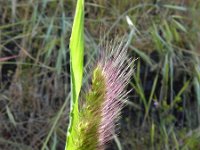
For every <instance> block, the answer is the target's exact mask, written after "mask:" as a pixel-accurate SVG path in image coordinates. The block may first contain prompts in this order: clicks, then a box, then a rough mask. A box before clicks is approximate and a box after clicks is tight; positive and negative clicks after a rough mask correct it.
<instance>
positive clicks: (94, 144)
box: [74, 42, 133, 150]
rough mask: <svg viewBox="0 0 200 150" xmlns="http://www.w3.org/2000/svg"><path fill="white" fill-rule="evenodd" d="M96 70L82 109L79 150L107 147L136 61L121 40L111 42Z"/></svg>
mask: <svg viewBox="0 0 200 150" xmlns="http://www.w3.org/2000/svg"><path fill="white" fill-rule="evenodd" d="M105 49H106V51H103V53H102V54H101V57H100V58H99V61H98V63H97V65H96V68H95V69H94V72H93V78H92V85H91V89H90V91H89V92H88V93H87V94H86V97H85V99H86V102H85V105H84V106H83V107H82V109H81V111H80V122H79V124H78V125H77V135H78V138H76V137H75V138H74V141H75V142H74V143H75V145H77V148H76V150H104V149H105V145H106V143H107V142H108V141H109V140H111V139H112V134H113V133H114V132H115V125H116V122H117V121H118V119H119V116H120V111H121V109H122V107H123V104H124V102H125V101H126V99H127V94H128V91H126V89H125V87H126V85H127V84H128V82H129V80H130V77H131V75H132V73H133V68H132V67H131V66H132V64H133V62H132V61H131V60H130V59H128V57H127V48H126V47H125V46H124V45H123V42H121V43H120V44H119V45H117V43H115V45H113V44H108V45H107V46H106V48H105Z"/></svg>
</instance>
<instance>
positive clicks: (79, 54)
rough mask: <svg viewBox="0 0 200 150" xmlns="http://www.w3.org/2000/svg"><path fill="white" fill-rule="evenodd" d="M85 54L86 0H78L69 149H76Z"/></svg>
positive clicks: (72, 53)
mask: <svg viewBox="0 0 200 150" xmlns="http://www.w3.org/2000/svg"><path fill="white" fill-rule="evenodd" d="M83 54H84V0H78V1H77V6H76V13H75V17H74V23H73V27H72V34H71V39H70V60H71V61H70V76H71V90H72V92H71V94H72V95H71V105H70V123H69V127H68V133H67V145H66V148H65V149H67V150H74V144H73V140H72V138H71V137H73V136H75V134H76V132H75V129H76V126H75V125H76V123H77V121H78V119H79V116H78V113H79V110H78V96H79V93H80V89H81V85H82V76H83Z"/></svg>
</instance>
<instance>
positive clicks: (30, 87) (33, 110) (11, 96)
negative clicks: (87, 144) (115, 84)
mask: <svg viewBox="0 0 200 150" xmlns="http://www.w3.org/2000/svg"><path fill="white" fill-rule="evenodd" d="M75 5H76V1H72V0H60V1H59V0H43V1H41V0H8V1H3V0H0V58H4V57H9V56H16V58H13V59H9V60H7V61H2V60H1V61H0V149H2V150H15V149H16V150H18V149H20V150H37V149H41V148H43V149H46V150H48V149H50V150H63V149H64V146H65V141H66V131H67V126H68V115H69V99H70V93H69V91H70V76H69V37H70V34H71V27H72V22H73V15H74V10H75ZM126 15H128V16H129V17H130V19H131V20H132V22H133V23H134V25H135V27H136V29H137V30H136V31H137V32H136V35H135V36H134V39H133V40H132V43H131V45H130V47H129V51H128V52H129V55H130V57H133V58H138V59H137V61H136V63H135V74H134V75H133V78H132V80H131V83H130V85H129V87H128V88H129V89H132V92H131V93H130V95H129V97H130V98H129V101H128V102H127V104H126V107H125V108H124V109H123V114H122V118H121V121H120V124H119V130H118V131H119V137H118V138H117V137H116V136H114V137H115V138H114V140H113V142H112V143H110V144H109V146H108V149H109V150H111V149H113V150H114V149H119V150H121V149H124V150H128V149H130V150H132V149H136V150H140V149H142V150H143V149H147V150H148V149H152V150H153V149H155V150H161V149H166V150H173V149H175V150H179V149H181V150H182V149H183V150H198V149H200V142H199V141H200V127H199V125H200V60H199V56H200V19H199V15H200V0H109V1H107V0H90V1H89V0H88V1H86V2H85V62H84V64H85V68H84V69H85V70H84V75H85V76H84V79H83V80H84V86H85V87H87V82H86V81H87V80H88V78H90V72H89V70H90V69H91V66H92V65H93V64H94V63H95V61H96V59H95V58H96V57H95V56H96V55H97V53H98V45H99V44H100V43H102V42H105V41H107V40H110V39H114V38H115V37H116V36H118V37H121V36H124V35H126V34H129V32H130V29H129V26H128V24H127V22H126V19H125V16H126Z"/></svg>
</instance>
